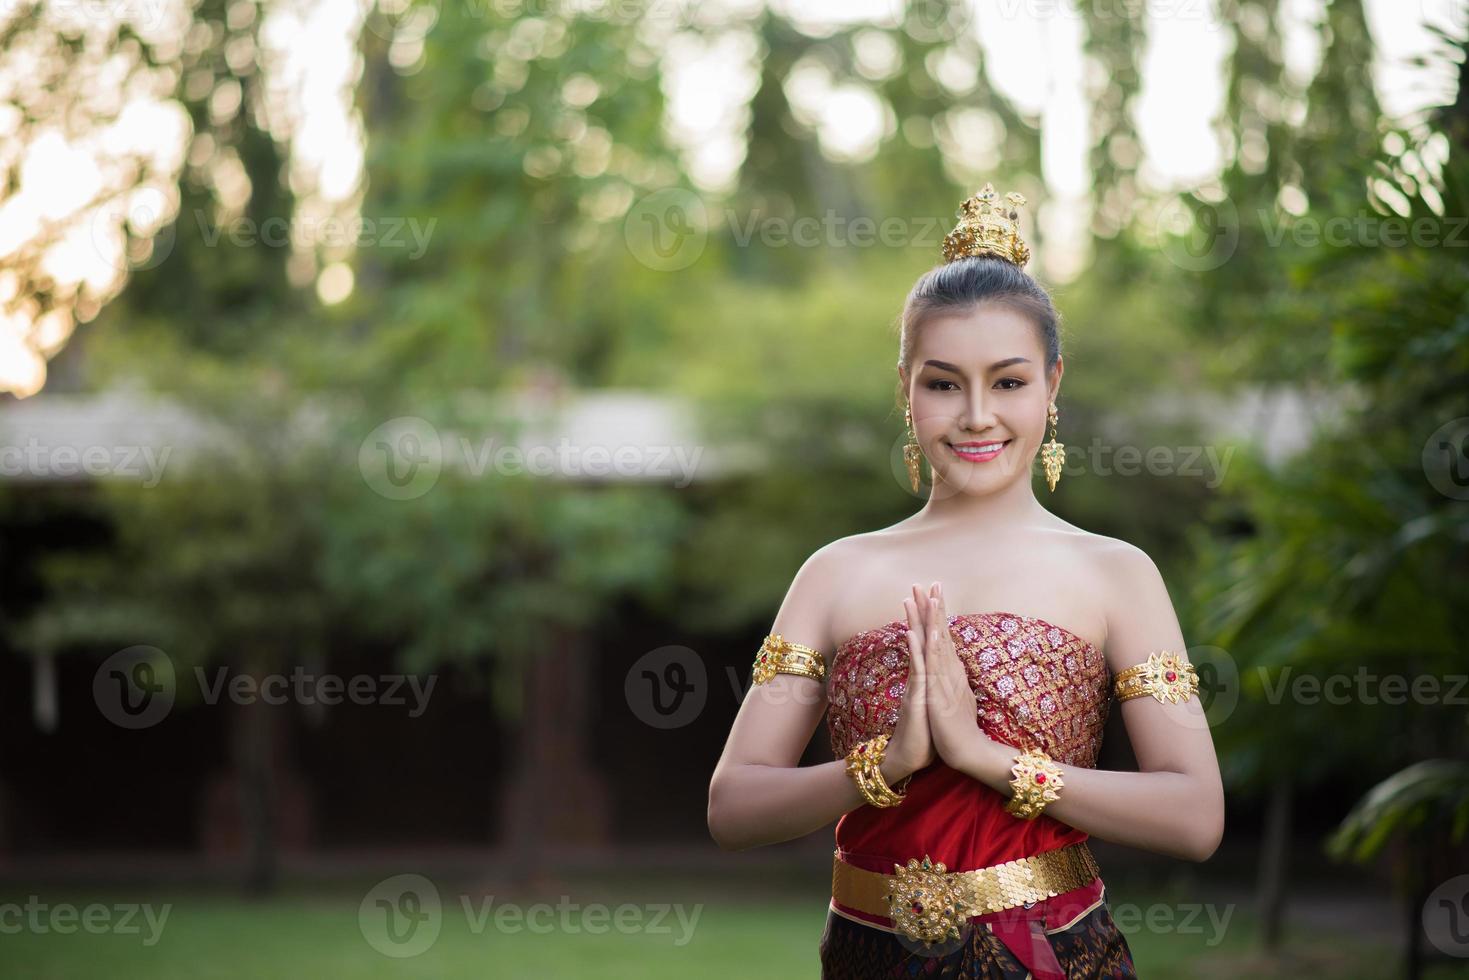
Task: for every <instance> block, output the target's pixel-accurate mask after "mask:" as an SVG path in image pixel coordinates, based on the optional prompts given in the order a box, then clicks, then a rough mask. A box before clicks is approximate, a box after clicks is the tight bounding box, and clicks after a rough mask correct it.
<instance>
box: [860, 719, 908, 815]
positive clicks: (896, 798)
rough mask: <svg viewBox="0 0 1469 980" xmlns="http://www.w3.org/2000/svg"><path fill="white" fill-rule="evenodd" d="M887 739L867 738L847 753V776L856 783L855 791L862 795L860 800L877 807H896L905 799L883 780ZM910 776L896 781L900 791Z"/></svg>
mask: <svg viewBox="0 0 1469 980" xmlns="http://www.w3.org/2000/svg"><path fill="white" fill-rule="evenodd" d="M887 747H888V737H887V736H886V735H879V736H877V737H876V738H869V739H868V740H867V741H865V742H858V743H857V744H856V745H854V746H852V751H850V752H848V753H847V775H848V776H851V777H852V779H853V780H855V781H856V783H857V789H858V790H859V791H860V792H861V793H862V798H863V799H864V800H866V801H867V802H868V803H870V804H872V805H873V806H877V807H888V806H897V805H898V804H899V803H902V802H903V801H904V800H905V799H907V798H908V797H907V794H906V793H901V792H895V791H894V790H892V789H891V788H889V787H888V784H887V780H886V779H884V778H883V775H882V769H881V768H879V767H880V766H881V765H882V760H883V756H884V755H885V754H886V753H887ZM912 778H913V777H912V775H911V774H909V775H907V776H904V777H903V778H902V779H900V780H899V781H898V786H899V788H901V789H906V788H907V786H908V780H910V779H912Z"/></svg>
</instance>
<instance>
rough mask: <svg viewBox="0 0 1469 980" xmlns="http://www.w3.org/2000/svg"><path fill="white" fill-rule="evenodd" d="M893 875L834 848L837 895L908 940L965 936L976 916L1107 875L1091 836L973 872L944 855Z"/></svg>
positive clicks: (833, 880)
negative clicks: (951, 864) (948, 864)
mask: <svg viewBox="0 0 1469 980" xmlns="http://www.w3.org/2000/svg"><path fill="white" fill-rule="evenodd" d="M893 870H894V872H895V873H894V874H884V873H882V872H880V871H868V870H866V869H864V868H859V867H857V866H856V865H852V864H848V863H847V862H846V861H843V860H842V858H841V852H840V851H833V852H832V865H831V897H832V900H833V901H835V902H836V903H837V904H838V905H844V906H846V907H847V908H849V909H856V910H857V911H858V912H865V913H867V914H868V915H881V916H887V917H888V918H890V919H892V920H893V925H894V926H895V927H896V928H897V930H898V931H899V932H901V933H903V934H904V935H905V936H907V937H908V938H909V939H913V940H921V941H923V942H929V943H932V942H938V941H940V940H942V939H945V938H947V937H949V936H953V937H954V938H958V936H959V926H960V925H961V924H962V923H963V922H964V921H965V920H966V919H968V918H969V917H970V916H973V915H984V914H985V913H986V912H1000V911H1003V910H1005V909H1012V908H1016V907H1017V906H1021V905H1027V904H1032V903H1035V902H1039V901H1040V900H1042V899H1045V898H1050V897H1052V896H1054V895H1061V894H1064V893H1065V892H1069V891H1071V890H1073V889H1076V888H1080V887H1081V886H1083V885H1088V884H1091V883H1092V882H1093V881H1095V880H1096V878H1097V875H1098V874H1099V873H1100V872H1099V870H1098V868H1097V862H1096V860H1095V859H1094V858H1093V857H1092V852H1091V851H1090V850H1089V849H1088V848H1087V846H1086V842H1085V841H1078V842H1077V843H1075V844H1068V845H1066V846H1065V847H1058V848H1056V849H1055V850H1051V851H1042V852H1041V853H1039V854H1034V855H1032V856H1030V857H1027V858H1020V859H1018V860H1015V861H1006V862H1004V863H1003V864H994V865H991V866H989V867H988V868H978V869H976V870H974V871H945V870H944V865H943V862H942V861H939V862H934V861H931V860H929V857H928V855H927V854H925V855H924V856H923V860H922V861H920V860H919V859H918V858H909V859H908V866H907V867H903V866H902V865H899V864H894V865H893Z"/></svg>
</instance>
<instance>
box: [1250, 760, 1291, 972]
mask: <svg viewBox="0 0 1469 980" xmlns="http://www.w3.org/2000/svg"><path fill="white" fill-rule="evenodd" d="M1290 826H1291V790H1290V780H1289V779H1288V778H1286V777H1284V776H1277V777H1275V780H1274V781H1273V782H1272V783H1271V786H1270V796H1269V798H1268V799H1267V801H1266V805H1265V834H1264V840H1263V842H1262V846H1261V848H1260V876H1259V882H1258V896H1257V898H1258V903H1259V906H1260V945H1261V946H1262V947H1264V949H1265V950H1266V951H1267V952H1270V953H1275V952H1277V951H1278V950H1279V949H1280V936H1281V933H1282V931H1283V920H1284V918H1285V876H1286V856H1287V854H1288V853H1289V847H1290V837H1291V833H1290Z"/></svg>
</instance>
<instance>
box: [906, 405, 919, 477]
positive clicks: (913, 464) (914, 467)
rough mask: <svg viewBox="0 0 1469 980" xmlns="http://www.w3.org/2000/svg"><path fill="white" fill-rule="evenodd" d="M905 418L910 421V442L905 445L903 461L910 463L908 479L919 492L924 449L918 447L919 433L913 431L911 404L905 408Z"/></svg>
mask: <svg viewBox="0 0 1469 980" xmlns="http://www.w3.org/2000/svg"><path fill="white" fill-rule="evenodd" d="M903 418H904V420H905V421H906V422H907V423H908V444H907V445H906V446H904V447H903V461H904V462H905V463H907V464H908V480H909V482H911V483H912V484H913V492H914V493H917V492H918V484H919V483H920V482H921V481H922V469H921V468H920V467H921V460H922V459H923V450H921V449H920V448H919V447H918V434H917V433H915V432H914V431H913V406H912V405H909V406H907V407H905V408H904V409H903Z"/></svg>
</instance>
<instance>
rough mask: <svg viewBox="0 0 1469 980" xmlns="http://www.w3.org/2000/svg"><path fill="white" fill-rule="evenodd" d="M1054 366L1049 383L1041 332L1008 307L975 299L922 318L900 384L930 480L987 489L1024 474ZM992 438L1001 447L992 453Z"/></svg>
mask: <svg viewBox="0 0 1469 980" xmlns="http://www.w3.org/2000/svg"><path fill="white" fill-rule="evenodd" d="M1061 367H1062V366H1061V364H1060V363H1059V362H1058V363H1057V365H1056V373H1055V378H1054V379H1053V381H1052V382H1051V385H1050V386H1048V385H1047V384H1046V374H1045V351H1044V349H1043V348H1042V347H1041V341H1040V331H1039V330H1038V329H1037V326H1036V324H1035V322H1034V321H1033V320H1031V319H1030V318H1029V317H1028V316H1026V315H1025V314H1023V313H1020V312H1017V311H1015V310H1011V309H1009V308H1007V307H1004V306H1000V305H997V304H993V303H982V304H979V305H978V306H975V307H974V308H973V309H972V310H971V311H969V312H967V313H958V314H956V313H949V314H943V315H934V316H931V317H929V318H928V319H927V320H926V321H924V324H923V326H922V327H921V328H920V329H919V331H918V340H917V344H916V346H915V348H914V352H913V361H912V365H911V367H910V370H911V371H912V374H911V375H910V376H909V377H907V378H905V379H904V382H905V388H906V390H907V392H908V398H909V404H910V405H911V406H912V409H913V429H914V431H915V432H916V433H917V438H918V444H919V446H920V447H921V448H922V449H923V454H924V456H926V457H928V461H929V465H931V466H932V467H933V470H934V475H935V479H936V482H942V483H944V484H947V485H949V486H950V487H952V488H954V489H956V490H961V491H963V492H966V493H990V492H993V491H994V490H997V489H999V488H1000V487H1002V486H1005V485H1007V484H1009V483H1010V482H1011V481H1012V480H1015V479H1017V478H1025V479H1029V476H1030V468H1031V460H1033V459H1034V458H1035V456H1036V454H1037V453H1038V452H1039V450H1040V444H1041V443H1042V442H1043V441H1044V440H1045V438H1046V414H1047V409H1048V408H1049V407H1050V404H1051V401H1052V399H1053V398H1054V397H1055V395H1056V391H1057V390H1059V387H1060V382H1061ZM965 443H970V444H980V445H969V446H965V445H964V444H965ZM993 443H1003V444H1004V446H1003V448H1000V449H999V450H998V452H996V451H994V450H995V449H996V446H994V445H992V444H993Z"/></svg>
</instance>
